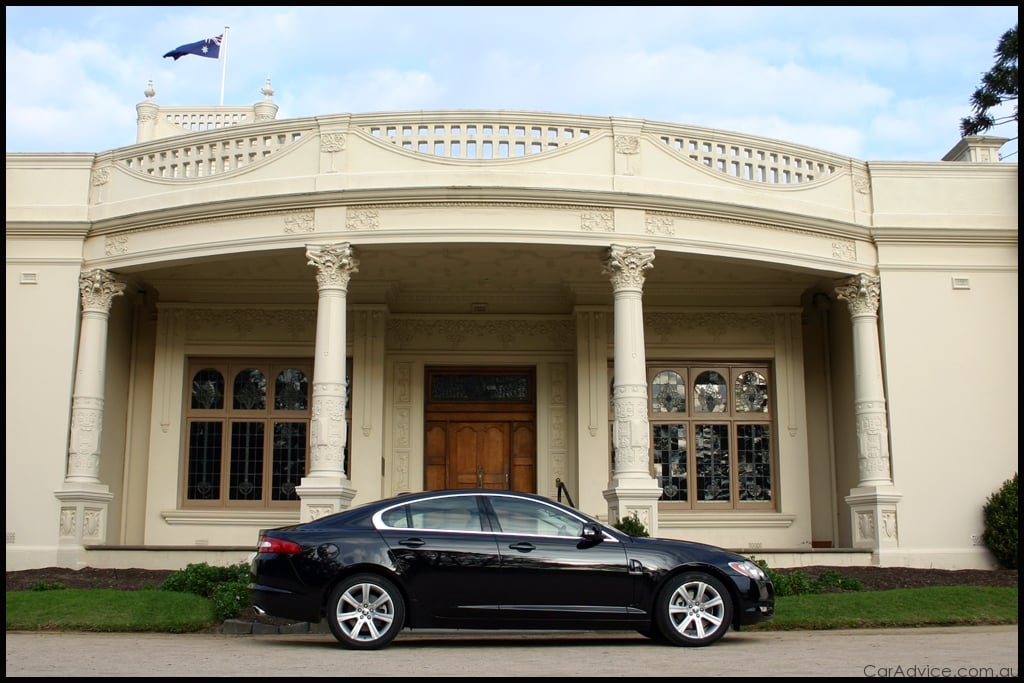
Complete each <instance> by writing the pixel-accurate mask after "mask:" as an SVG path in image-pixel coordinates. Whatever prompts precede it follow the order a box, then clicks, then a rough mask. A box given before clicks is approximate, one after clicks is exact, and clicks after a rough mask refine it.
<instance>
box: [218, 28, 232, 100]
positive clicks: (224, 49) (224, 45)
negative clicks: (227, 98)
mask: <svg viewBox="0 0 1024 683" xmlns="http://www.w3.org/2000/svg"><path fill="white" fill-rule="evenodd" d="M229 28H231V27H230V26H225V27H224V37H223V38H221V39H220V59H221V64H220V106H222V107H223V106H224V80H225V78H226V77H227V73H228V29H229Z"/></svg>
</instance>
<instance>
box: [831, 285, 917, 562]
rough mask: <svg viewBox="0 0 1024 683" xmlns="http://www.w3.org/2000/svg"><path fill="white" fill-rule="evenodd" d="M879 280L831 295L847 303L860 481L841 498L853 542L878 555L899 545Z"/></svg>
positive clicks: (838, 288) (842, 289)
mask: <svg viewBox="0 0 1024 683" xmlns="http://www.w3.org/2000/svg"><path fill="white" fill-rule="evenodd" d="M880 282H881V281H880V279H879V278H877V277H873V276H870V275H866V274H864V273H860V274H858V275H855V276H853V277H851V278H849V279H848V280H845V281H843V282H842V283H841V284H840V285H839V286H838V287H836V294H837V295H838V297H839V298H840V299H843V300H845V301H846V302H847V304H848V306H849V309H850V316H851V318H852V322H853V376H854V380H853V392H854V397H853V400H854V411H855V420H856V429H857V465H858V470H859V476H860V482H859V483H858V485H857V487H856V488H854V489H853V490H851V491H850V495H849V496H847V497H846V502H847V504H848V505H849V506H850V512H851V515H852V518H851V523H852V531H853V546H854V547H855V548H873V549H874V550H875V551H876V552H878V553H879V555H880V563H881V562H882V561H881V555H882V554H883V553H884V551H886V550H891V549H895V548H897V547H898V546H899V534H898V528H897V512H898V510H897V504H898V503H899V500H900V499H901V498H902V494H900V493H898V492H897V491H896V490H895V489H894V488H893V480H892V467H891V461H890V456H889V426H888V418H887V411H886V405H885V387H884V384H883V381H882V355H881V346H880V344H879V335H878V305H879V301H880V299H881V286H880Z"/></svg>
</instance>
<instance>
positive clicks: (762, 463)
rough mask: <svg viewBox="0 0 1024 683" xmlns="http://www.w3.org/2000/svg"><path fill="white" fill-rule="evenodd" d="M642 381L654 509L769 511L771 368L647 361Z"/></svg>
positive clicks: (771, 484) (771, 483) (772, 453)
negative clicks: (656, 493) (657, 490)
mask: <svg viewBox="0 0 1024 683" xmlns="http://www.w3.org/2000/svg"><path fill="white" fill-rule="evenodd" d="M647 377H648V400H649V401H650V404H649V413H648V419H649V423H650V430H651V439H650V444H651V445H650V463H651V474H652V476H654V477H655V479H656V480H657V482H658V485H659V486H660V487H661V489H662V495H661V498H660V502H659V506H660V508H661V509H664V510H674V509H683V510H709V509H715V510H751V509H774V508H775V505H776V504H775V486H776V481H777V478H778V477H777V474H776V463H775V444H774V441H775V430H774V425H775V415H774V412H773V408H772V402H771V396H772V393H773V390H772V387H771V384H770V377H771V375H770V373H769V366H768V365H767V364H765V365H750V364H731V363H726V364H721V365H716V366H714V367H708V366H705V365H699V364H692V363H665V362H656V363H655V362H652V363H649V364H648V372H647ZM609 417H610V419H614V415H613V414H612V415H610V416H609ZM609 431H610V432H611V431H612V430H609ZM611 457H612V458H614V449H613V452H612V454H611Z"/></svg>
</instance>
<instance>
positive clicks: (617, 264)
mask: <svg viewBox="0 0 1024 683" xmlns="http://www.w3.org/2000/svg"><path fill="white" fill-rule="evenodd" d="M653 267H654V248H653V247H624V246H621V245H618V244H613V245H612V246H611V247H610V248H609V249H608V259H607V260H606V261H605V263H604V274H605V275H610V276H611V281H612V284H613V285H614V287H615V289H620V288H629V287H632V288H635V289H642V288H643V285H644V271H645V270H649V269H651V268H653Z"/></svg>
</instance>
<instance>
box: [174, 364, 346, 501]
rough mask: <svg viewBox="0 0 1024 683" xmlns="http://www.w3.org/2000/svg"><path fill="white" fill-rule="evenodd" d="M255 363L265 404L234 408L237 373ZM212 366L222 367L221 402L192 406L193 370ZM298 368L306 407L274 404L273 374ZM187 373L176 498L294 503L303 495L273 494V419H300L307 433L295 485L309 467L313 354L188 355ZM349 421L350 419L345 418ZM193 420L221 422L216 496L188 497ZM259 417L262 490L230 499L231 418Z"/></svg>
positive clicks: (235, 421) (284, 421) (241, 420)
mask: <svg viewBox="0 0 1024 683" xmlns="http://www.w3.org/2000/svg"><path fill="white" fill-rule="evenodd" d="M250 368H258V369H259V370H260V371H261V372H262V373H263V375H264V377H265V379H266V396H265V400H264V408H262V409H257V410H245V409H240V408H235V407H234V406H233V403H234V391H235V378H236V377H237V376H238V373H240V372H242V371H244V370H247V369H250ZM208 369H211V370H216V371H217V372H219V373H221V376H222V378H223V382H224V394H223V407H221V408H213V409H209V408H193V407H192V381H193V378H195V377H196V375H197V374H198V373H200V372H202V371H204V370H208ZM288 369H298V370H300V371H301V372H303V373H304V375H305V380H306V383H307V387H308V390H307V394H306V407H305V409H299V410H295V409H285V408H277V407H276V405H275V403H276V402H275V400H274V399H275V392H276V391H277V378H278V376H279V375H280V374H281V373H282V372H283V371H285V370H288ZM185 372H186V377H185V381H184V387H185V391H184V392H183V394H184V396H183V406H182V415H183V420H182V434H181V455H180V470H179V475H178V502H179V505H180V506H181V507H182V508H189V509H246V510H267V509H285V510H294V509H298V508H299V505H300V503H301V501H300V500H299V499H298V498H296V499H295V500H274V499H273V490H272V489H273V486H274V466H275V462H274V435H275V426H276V425H277V424H301V425H303V426H304V429H305V433H306V453H305V463H304V467H303V472H302V475H301V476H299V477H298V481H296V482H295V485H296V486H298V485H300V484H301V480H302V477H304V476H305V475H306V474H307V473H308V472H309V468H310V451H311V448H310V436H311V429H312V425H311V417H312V407H313V359H312V358H308V357H296V358H249V357H222V358H211V357H189V358H187V359H186V362H185ZM349 422H351V420H349ZM195 423H219V424H221V425H222V431H221V437H220V467H219V476H220V480H219V485H218V488H219V494H218V496H217V497H216V498H201V499H200V498H189V488H190V483H191V482H190V474H191V472H190V458H191V455H192V454H191V442H190V438H191V434H192V425H193V424H195ZM238 423H257V424H262V425H263V445H262V456H261V462H260V477H261V480H260V488H261V493H260V497H259V498H258V499H249V500H233V499H231V467H232V462H233V461H232V457H231V443H232V435H233V429H232V425H233V424H238Z"/></svg>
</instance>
